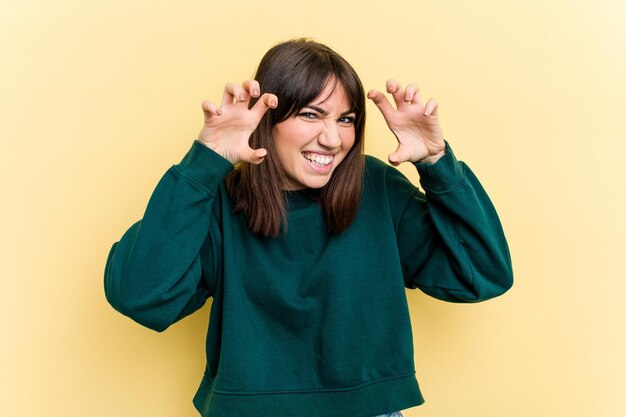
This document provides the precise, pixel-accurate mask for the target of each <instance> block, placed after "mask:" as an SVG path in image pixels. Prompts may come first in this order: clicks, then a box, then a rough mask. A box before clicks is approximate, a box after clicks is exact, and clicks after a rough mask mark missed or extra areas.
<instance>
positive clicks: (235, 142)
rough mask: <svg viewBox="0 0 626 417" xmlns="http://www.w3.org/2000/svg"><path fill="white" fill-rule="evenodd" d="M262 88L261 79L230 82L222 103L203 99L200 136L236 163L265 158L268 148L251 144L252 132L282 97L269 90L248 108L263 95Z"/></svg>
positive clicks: (199, 137)
mask: <svg viewBox="0 0 626 417" xmlns="http://www.w3.org/2000/svg"><path fill="white" fill-rule="evenodd" d="M260 92H261V89H260V88H259V83H258V82H257V81H254V80H247V81H245V82H244V83H243V85H238V84H235V83H228V84H226V87H224V96H223V98H222V105H221V106H220V107H217V106H216V105H215V103H213V102H211V101H209V100H205V101H203V102H202V110H203V111H204V127H203V128H202V130H201V131H200V134H199V135H198V140H199V141H200V142H202V143H204V144H205V145H206V146H208V147H209V148H211V149H213V150H214V151H215V152H217V153H219V154H220V155H222V156H223V157H224V158H226V159H228V160H229V161H230V162H231V163H232V164H236V163H237V162H250V163H253V164H260V163H261V162H263V159H264V158H265V155H267V150H265V149H263V148H259V149H252V148H250V144H249V140H250V135H252V132H254V130H255V129H256V128H257V126H258V125H259V122H260V121H261V118H262V117H263V115H264V114H265V112H267V111H268V110H269V109H270V108H276V106H277V105H278V98H277V97H276V96H275V95H274V94H269V93H265V94H263V95H262V96H261V97H260V98H259V99H258V100H257V102H256V103H255V104H254V106H252V108H250V109H248V104H249V103H250V99H251V98H252V97H254V98H257V97H259V95H260Z"/></svg>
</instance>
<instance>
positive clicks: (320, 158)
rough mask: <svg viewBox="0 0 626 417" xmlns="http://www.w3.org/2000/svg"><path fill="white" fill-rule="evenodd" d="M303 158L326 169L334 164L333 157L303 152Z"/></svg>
mask: <svg viewBox="0 0 626 417" xmlns="http://www.w3.org/2000/svg"><path fill="white" fill-rule="evenodd" d="M302 156H303V157H304V158H305V159H306V160H307V161H309V162H311V163H312V164H313V165H315V166H318V167H320V168H324V167H326V166H328V165H330V164H331V163H332V162H333V159H334V156H333V155H320V154H316V153H308V152H302Z"/></svg>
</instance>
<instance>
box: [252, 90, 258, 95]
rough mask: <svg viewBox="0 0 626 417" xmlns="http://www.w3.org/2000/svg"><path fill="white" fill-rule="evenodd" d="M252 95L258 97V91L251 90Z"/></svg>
mask: <svg viewBox="0 0 626 417" xmlns="http://www.w3.org/2000/svg"><path fill="white" fill-rule="evenodd" d="M252 94H253V95H255V96H258V95H259V90H257V89H256V88H255V89H254V90H252Z"/></svg>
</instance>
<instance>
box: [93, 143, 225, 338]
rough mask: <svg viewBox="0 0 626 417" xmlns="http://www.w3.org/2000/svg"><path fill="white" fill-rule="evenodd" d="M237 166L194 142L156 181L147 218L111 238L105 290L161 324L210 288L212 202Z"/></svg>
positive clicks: (135, 315) (201, 299) (215, 253)
mask: <svg viewBox="0 0 626 417" xmlns="http://www.w3.org/2000/svg"><path fill="white" fill-rule="evenodd" d="M232 169H233V166H232V164H231V163H230V162H228V161H227V160H226V159H224V158H222V157H221V156H219V155H218V154H217V153H215V152H214V151H212V150H211V149H209V148H208V147H206V146H204V145H202V144H201V143H200V142H198V141H194V143H193V145H192V146H191V149H190V150H189V152H188V153H187V154H186V155H185V157H184V158H183V160H182V161H181V162H180V163H179V164H177V165H174V166H172V167H171V168H170V169H168V170H167V172H166V173H165V175H164V176H163V177H162V178H161V180H160V181H159V183H158V185H157V186H156V188H155V190H154V192H153V193H152V196H151V197H150V201H149V202H148V206H147V208H146V211H145V213H144V216H143V219H141V220H140V221H138V222H137V223H135V224H134V225H132V226H131V227H130V228H129V229H128V230H127V231H126V233H125V234H124V235H123V236H122V238H121V239H120V241H119V242H116V243H114V244H113V247H112V248H111V250H110V252H109V256H108V259H107V263H106V267H105V272H104V288H105V295H106V298H107V300H108V301H109V303H110V304H111V305H112V306H113V307H114V308H115V309H116V310H118V311H119V312H121V313H122V314H124V315H126V316H128V317H130V318H132V319H133V320H135V321H137V322H138V323H140V324H142V325H144V326H146V327H149V328H151V329H153V330H156V331H163V330H165V329H166V328H167V327H169V326H170V325H171V324H173V323H175V322H176V321H178V320H180V319H181V318H183V317H185V316H187V315H189V314H191V313H193V312H194V311H196V310H197V309H199V308H200V307H202V305H203V304H204V303H205V301H206V299H207V298H208V297H209V296H211V295H212V291H213V290H214V285H215V284H214V282H215V277H216V274H218V273H219V270H220V267H221V266H220V264H219V259H220V255H219V254H220V251H221V231H220V226H219V224H220V223H219V221H217V220H218V219H217V217H218V216H219V213H218V206H219V204H214V203H215V200H216V198H217V197H216V195H218V186H219V184H220V183H221V182H222V180H223V179H224V177H225V176H226V175H228V173H229V172H230V171H232Z"/></svg>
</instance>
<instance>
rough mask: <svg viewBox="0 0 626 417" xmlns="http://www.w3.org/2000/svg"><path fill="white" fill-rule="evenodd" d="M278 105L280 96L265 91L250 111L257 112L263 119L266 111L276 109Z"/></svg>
mask: <svg viewBox="0 0 626 417" xmlns="http://www.w3.org/2000/svg"><path fill="white" fill-rule="evenodd" d="M276 106H278V97H276V96H275V95H274V94H270V93H265V94H263V95H262V96H261V98H260V99H258V100H257V102H256V103H254V106H252V108H251V109H250V111H252V112H254V113H256V115H257V116H258V117H259V119H261V117H263V115H264V114H265V112H266V111H268V110H269V109H275V108H276Z"/></svg>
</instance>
